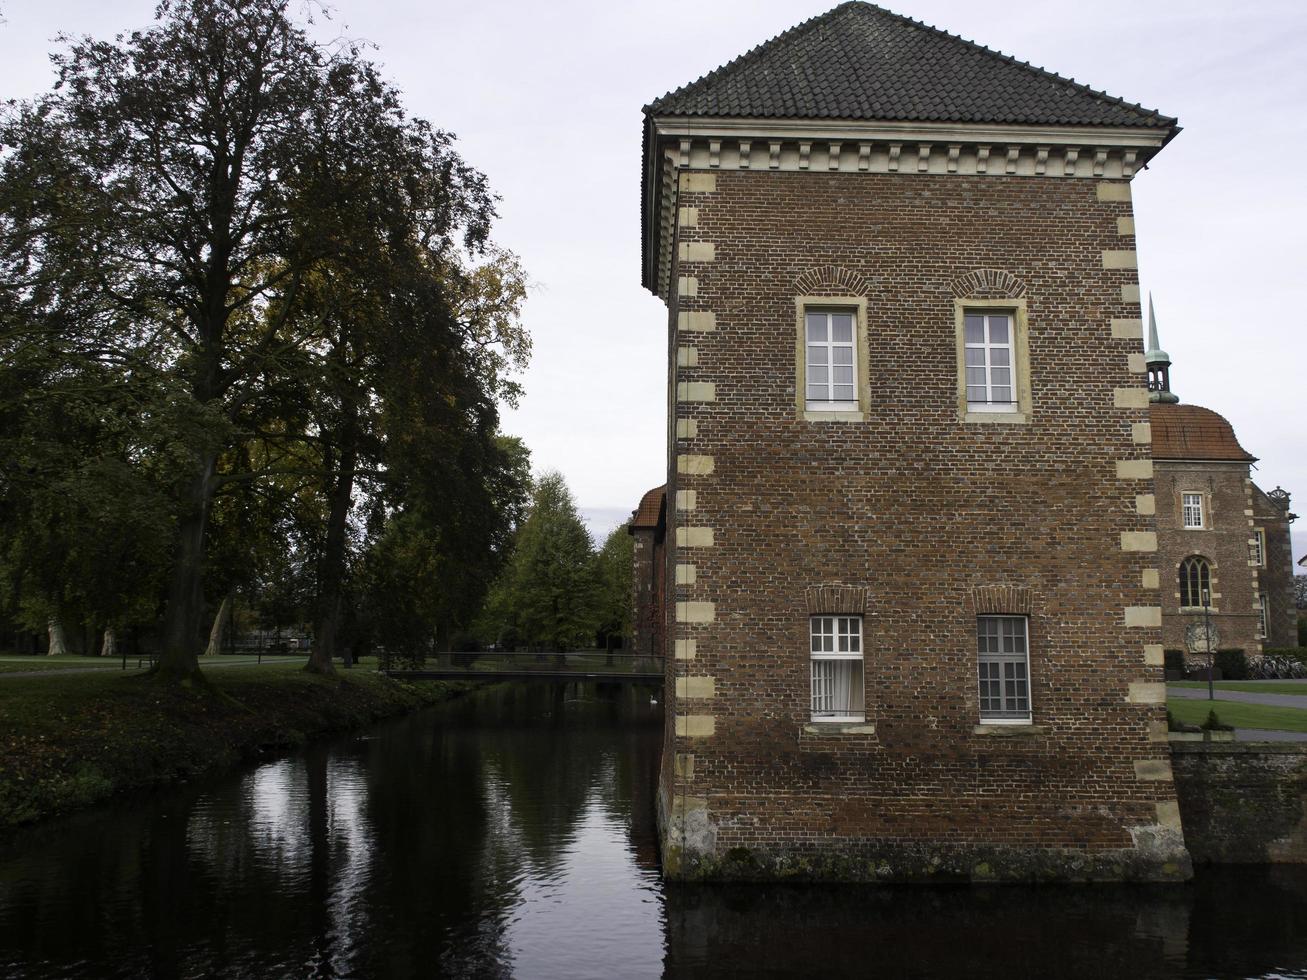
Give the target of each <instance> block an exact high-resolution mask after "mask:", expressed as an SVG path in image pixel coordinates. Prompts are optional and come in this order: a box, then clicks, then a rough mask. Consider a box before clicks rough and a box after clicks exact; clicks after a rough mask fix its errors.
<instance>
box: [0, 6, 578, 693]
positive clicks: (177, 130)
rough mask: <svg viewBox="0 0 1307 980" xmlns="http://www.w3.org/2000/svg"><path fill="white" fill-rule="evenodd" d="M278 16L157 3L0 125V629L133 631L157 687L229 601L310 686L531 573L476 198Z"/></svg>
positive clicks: (513, 294)
mask: <svg viewBox="0 0 1307 980" xmlns="http://www.w3.org/2000/svg"><path fill="white" fill-rule="evenodd" d="M289 5H290V4H289V0H165V2H163V3H161V4H160V6H159V8H158V13H157V18H156V22H155V23H154V25H153V26H152V27H150V28H149V29H146V30H142V31H138V32H134V33H132V34H130V35H127V36H124V37H120V38H118V39H116V40H114V41H96V40H91V39H75V40H70V41H65V42H64V45H63V47H62V49H61V50H60V51H59V53H57V54H55V55H54V56H53V61H54V66H55V69H56V71H57V76H58V81H57V84H56V85H55V87H54V88H53V90H52V91H50V92H49V93H47V94H45V95H42V96H40V97H38V98H35V99H33V100H31V101H26V102H18V103H12V104H10V105H9V106H7V107H6V108H5V109H4V110H3V113H2V114H0V147H2V149H0V617H4V618H6V619H8V620H10V621H11V622H18V623H21V624H23V625H24V626H26V627H27V628H29V629H33V630H37V629H40V630H46V631H48V632H49V635H50V638H51V645H52V647H57V646H58V644H60V643H62V642H64V640H63V637H64V634H65V628H66V627H76V628H77V629H78V630H80V631H82V632H84V633H85V632H87V631H90V630H94V632H95V635H96V636H97V637H102V646H103V649H104V650H105V651H106V652H112V651H113V648H114V644H115V643H116V642H118V640H119V638H120V637H121V636H122V635H123V634H124V633H125V631H128V630H143V631H146V632H147V633H148V634H150V635H151V636H152V637H153V638H154V640H155V643H156V645H157V648H158V653H159V658H160V659H159V665H158V672H159V674H160V676H162V677H164V678H168V679H172V680H187V679H190V678H194V677H195V676H196V675H197V672H198V669H199V668H198V664H199V659H198V658H199V656H200V654H201V651H202V650H204V649H205V648H206V645H208V646H209V647H210V648H212V642H211V641H214V640H218V641H220V640H221V632H222V629H223V628H224V627H223V623H224V615H223V614H224V612H226V613H227V619H230V618H231V617H230V606H229V605H227V604H229V603H230V602H231V597H233V596H241V597H244V600H245V602H244V605H245V607H247V608H248V607H250V606H252V605H254V604H255V603H256V602H257V603H262V604H263V607H264V611H265V613H267V614H268V615H269V616H271V617H272V618H277V617H278V616H283V615H286V616H292V617H300V618H302V619H304V620H305V621H307V622H310V623H311V624H312V636H313V655H312V659H311V663H310V666H311V668H312V669H315V670H318V671H322V672H329V671H330V670H332V658H333V657H336V656H339V655H341V654H342V653H344V652H346V651H349V652H355V653H357V652H362V651H364V650H366V649H368V648H370V647H373V646H376V645H379V644H380V645H385V646H387V647H388V648H395V649H401V650H402V649H410V648H411V649H418V648H423V647H425V646H430V645H433V644H434V645H439V644H441V643H443V642H447V641H448V638H449V637H450V636H451V635H452V634H453V633H454V632H455V631H458V630H466V629H470V628H471V626H472V624H473V622H474V620H475V619H476V617H477V615H478V613H479V612H480V611H481V609H482V606H483V603H484V600H485V597H486V595H487V593H488V592H489V590H490V588H491V585H492V583H495V582H497V581H503V579H502V578H501V575H500V573H501V572H502V571H503V570H504V569H505V568H506V567H508V562H509V557H510V554H511V553H512V546H513V542H514V540H515V538H520V539H521V546H522V547H521V549H520V550H521V551H524V552H525V553H526V554H527V555H534V554H535V551H534V550H533V549H534V548H535V545H534V543H533V541H534V538H533V535H534V534H535V532H534V531H531V530H530V528H529V527H528V525H525V524H524V525H523V526H522V528H521V531H520V532H519V530H518V525H519V524H520V523H521V522H522V520H523V517H524V515H525V512H526V507H527V502H528V495H529V493H530V479H529V472H530V469H529V457H528V453H527V450H526V448H525V447H524V446H523V445H522V444H521V443H520V442H519V441H517V440H514V439H511V438H507V437H505V436H504V435H503V434H502V433H501V432H500V430H499V406H500V405H501V404H504V403H507V404H513V403H514V402H515V401H516V399H517V397H518V395H519V389H518V385H517V382H516V381H515V377H516V376H517V375H518V373H519V372H520V370H521V369H522V368H523V367H524V365H525V363H526V361H527V359H528V357H529V353H530V340H529V337H528V335H527V333H526V331H525V330H524V329H523V328H522V326H521V323H520V319H519V314H520V310H521V306H522V303H523V300H524V298H525V295H526V286H527V283H526V277H525V274H524V273H523V270H522V268H521V266H520V264H519V262H518V260H517V259H516V257H515V256H513V255H512V254H510V253H509V252H506V251H504V250H502V249H500V248H498V247H496V245H495V244H494V242H493V241H492V239H491V237H490V228H491V223H492V220H493V219H494V217H495V198H494V196H493V195H492V193H491V192H490V190H489V188H488V186H487V182H486V179H485V177H484V176H483V175H482V174H481V173H479V172H477V171H476V170H474V169H473V168H472V167H470V166H469V165H468V164H467V163H466V162H464V160H463V159H462V158H461V157H460V156H459V154H458V153H457V152H456V151H455V150H454V148H453V137H452V136H451V135H449V134H448V133H445V132H442V131H440V130H438V129H435V128H433V127H432V126H430V125H429V124H428V123H426V122H425V121H423V120H420V119H415V118H412V117H410V116H408V115H407V114H406V113H405V111H404V109H403V106H402V105H401V101H400V96H399V93H398V92H396V91H395V90H394V89H393V88H392V87H391V86H390V85H389V84H388V83H387V82H385V81H384V80H383V79H382V78H381V77H380V76H379V74H378V72H377V69H376V67H375V66H374V65H372V64H371V63H369V62H368V61H367V60H366V59H365V58H364V57H363V56H362V54H361V52H360V50H359V49H358V48H357V47H355V46H352V45H350V44H336V45H323V44H320V43H318V42H316V41H314V40H312V39H311V38H310V37H309V36H308V34H307V33H306V30H305V27H304V26H303V25H301V24H297V23H295V22H294V21H293V20H292V18H291V17H290V16H289V14H288V7H289ZM560 482H561V481H560ZM548 485H549V481H548V480H546V481H542V483H541V485H540V486H539V487H538V488H537V490H536V498H537V508H536V510H537V511H540V501H541V499H542V497H541V495H542V494H547V493H549V492H551V491H550V490H549V489H548ZM528 524H529V522H528ZM564 546H565V547H566V548H568V549H576V550H578V552H579V550H584V549H583V545H582V542H581V541H580V540H579V539H577V540H575V541H573V540H571V539H570V538H568V539H567V542H566V544H565V545H562V544H560V547H564ZM569 553H570V552H569ZM517 560H518V561H522V562H525V561H527V560H528V559H527V558H520V559H517ZM530 560H531V561H533V562H535V561H538V560H539V559H538V557H533V558H531V559H530ZM514 567H517V566H514ZM532 567H533V568H535V566H534V565H533V566H532ZM524 574H525V573H524ZM528 577H529V576H528ZM525 580H526V579H523V581H525ZM514 581H517V580H516V579H514ZM577 587H578V589H579V590H580V591H581V592H584V591H585V589H586V588H587V587H588V586H586V585H585V584H584V583H583V582H580V580H578V582H577ZM528 592H530V590H528ZM531 600H532V603H533V604H532V605H531V607H530V610H531V611H530V612H529V613H526V614H524V615H525V619H524V620H523V621H524V622H529V623H531V624H533V625H532V626H531V629H532V630H534V629H535V625H534V624H536V623H537V622H540V621H541V619H540V618H541V617H546V611H547V609H546V607H547V606H548V603H547V600H546V598H545V597H540V596H536V595H535V594H534V593H531ZM537 600H539V601H538V602H537ZM546 618H547V617H546ZM578 624H579V620H577V621H574V620H573V619H572V618H569V616H567V615H562V614H561V613H560V614H558V615H556V616H555V623H554V626H553V627H552V629H553V632H552V633H550V634H549V635H550V636H551V637H553V638H554V639H556V640H557V641H559V642H562V641H563V640H564V639H570V638H571V637H573V636H574V635H575V634H574V632H573V629H574V627H576V626H577V625H578ZM541 635H543V634H541Z"/></svg>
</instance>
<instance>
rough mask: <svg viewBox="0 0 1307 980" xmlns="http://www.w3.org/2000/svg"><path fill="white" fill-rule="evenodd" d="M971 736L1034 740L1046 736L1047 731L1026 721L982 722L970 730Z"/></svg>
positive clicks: (1041, 726)
mask: <svg viewBox="0 0 1307 980" xmlns="http://www.w3.org/2000/svg"><path fill="white" fill-rule="evenodd" d="M971 734H973V735H996V736H998V737H999V738H1036V737H1038V736H1040V735H1047V734H1048V729H1047V728H1045V727H1044V726H1043V725H1032V724H1031V723H1030V722H1028V721H1019V722H1010V721H1009V722H1002V721H998V722H994V721H990V722H982V723H981V724H979V725H977V726H976V727H975V728H973V729H971Z"/></svg>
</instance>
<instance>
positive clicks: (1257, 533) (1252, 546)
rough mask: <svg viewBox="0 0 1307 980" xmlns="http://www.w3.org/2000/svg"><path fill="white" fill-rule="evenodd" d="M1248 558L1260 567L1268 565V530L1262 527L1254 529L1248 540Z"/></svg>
mask: <svg viewBox="0 0 1307 980" xmlns="http://www.w3.org/2000/svg"><path fill="white" fill-rule="evenodd" d="M1248 558H1249V560H1251V561H1252V563H1253V564H1254V565H1256V566H1257V567H1258V568H1265V567H1266V532H1265V531H1264V530H1262V529H1261V528H1260V527H1259V528H1255V529H1254V530H1253V536H1252V538H1251V539H1249V541H1248Z"/></svg>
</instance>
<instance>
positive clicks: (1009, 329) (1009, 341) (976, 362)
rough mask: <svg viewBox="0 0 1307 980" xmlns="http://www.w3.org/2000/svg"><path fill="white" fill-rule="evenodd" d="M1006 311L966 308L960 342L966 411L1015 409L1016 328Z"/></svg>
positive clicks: (1004, 410) (1005, 410)
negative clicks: (965, 376) (963, 343)
mask: <svg viewBox="0 0 1307 980" xmlns="http://www.w3.org/2000/svg"><path fill="white" fill-rule="evenodd" d="M1012 321H1013V316H1012V314H1011V313H1010V312H1009V311H1006V310H1004V311H1002V312H993V313H991V312H987V311H984V310H967V311H966V313H965V315H964V328H963V329H964V342H965V349H966V355H965V356H966V372H967V379H966V380H967V411H968V412H1015V411H1016V410H1017V378H1016V357H1015V356H1014V355H1015V348H1016V331H1015V329H1014V326H1013V322H1012Z"/></svg>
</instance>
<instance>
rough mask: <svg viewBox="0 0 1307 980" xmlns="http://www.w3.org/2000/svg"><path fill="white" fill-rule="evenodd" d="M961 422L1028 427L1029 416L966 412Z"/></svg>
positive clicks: (1019, 413) (1023, 413) (1021, 413)
mask: <svg viewBox="0 0 1307 980" xmlns="http://www.w3.org/2000/svg"><path fill="white" fill-rule="evenodd" d="M962 421H963V422H967V423H971V422H998V423H1001V424H1006V425H1028V424H1029V423H1030V416H1029V415H1027V414H1026V413H1025V412H967V413H965V414H964V415H963V416H962Z"/></svg>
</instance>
